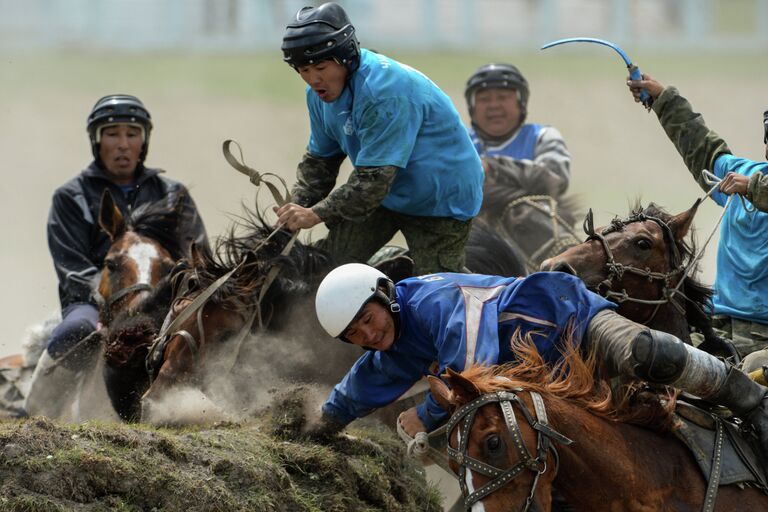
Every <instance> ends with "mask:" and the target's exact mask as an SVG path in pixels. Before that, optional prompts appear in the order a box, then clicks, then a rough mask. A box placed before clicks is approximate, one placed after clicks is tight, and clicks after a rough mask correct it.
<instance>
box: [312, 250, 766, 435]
mask: <svg viewBox="0 0 768 512" xmlns="http://www.w3.org/2000/svg"><path fill="white" fill-rule="evenodd" d="M315 307H316V310H317V316H318V319H319V320H320V324H321V325H322V326H323V328H324V329H325V330H326V331H327V332H328V334H330V335H331V336H333V337H338V338H340V339H342V340H343V341H346V342H348V343H352V344H355V345H358V346H361V347H363V348H365V349H367V350H368V352H366V353H365V354H363V355H362V356H361V357H360V359H358V361H357V362H356V363H355V365H354V366H353V367H352V368H351V369H350V370H349V372H348V373H347V375H346V376H345V377H344V379H343V380H342V381H341V382H340V383H339V384H337V385H336V386H335V388H334V389H333V391H332V392H331V395H330V397H329V398H328V400H327V401H326V402H325V404H324V405H323V409H322V411H323V419H322V421H321V423H320V425H318V426H317V427H316V430H315V431H314V432H312V433H313V434H315V435H328V434H331V433H334V432H337V431H338V430H340V429H341V428H343V427H344V425H346V424H348V423H349V422H351V421H352V420H354V419H355V418H359V417H362V416H365V415H366V414H368V413H370V412H372V411H373V410H374V409H377V408H380V407H383V406H385V405H387V404H389V403H391V402H394V401H395V400H396V399H397V398H398V397H399V396H400V395H401V394H403V393H404V392H405V391H406V390H408V389H409V388H410V387H411V386H412V385H413V384H414V383H415V382H416V381H418V380H419V379H420V378H421V377H422V376H424V375H427V374H430V373H431V374H434V375H439V374H441V373H443V372H444V371H445V370H446V368H448V367H450V368H451V369H453V370H455V371H462V370H464V369H465V368H467V367H468V366H469V365H470V364H472V363H475V362H477V363H483V364H496V363H504V362H509V361H513V360H514V358H515V356H514V353H513V352H512V349H511V346H510V340H511V339H512V338H513V337H514V336H519V335H523V336H525V335H529V334H530V335H531V337H532V339H533V341H534V343H535V345H536V347H537V349H538V351H539V352H540V354H541V355H542V357H543V358H544V359H545V360H546V361H547V362H549V363H554V362H556V361H557V360H558V359H559V358H560V357H561V356H560V351H559V348H560V347H561V346H562V344H563V343H564V341H563V340H564V338H565V337H567V336H571V337H572V339H573V340H575V341H576V342H577V343H578V342H584V343H585V344H588V345H590V346H592V347H593V348H594V349H595V350H596V352H597V354H598V357H599V360H600V362H601V363H602V364H603V365H604V367H605V368H606V370H607V372H608V375H607V376H609V377H611V376H619V375H622V376H628V377H631V378H635V379H641V380H644V381H648V382H651V383H656V384H663V385H669V386H674V387H676V388H679V389H682V390H684V391H687V392H689V393H692V394H695V395H697V396H699V397H701V398H704V399H706V400H709V401H711V402H713V403H717V404H720V405H725V406H727V407H728V408H730V409H731V410H732V411H733V412H734V413H736V414H738V415H741V416H743V417H744V418H746V419H748V420H749V421H751V422H752V423H753V424H754V425H755V427H756V428H757V430H758V432H759V434H760V436H761V442H762V445H763V447H764V448H765V449H768V395H766V393H768V388H765V387H763V386H761V385H759V384H757V383H756V382H754V381H752V380H750V379H749V377H748V376H747V375H746V374H744V373H743V372H741V371H739V370H737V369H736V368H735V367H730V366H728V365H727V364H726V363H724V362H722V361H721V360H719V359H717V358H715V357H714V356H711V355H710V354H708V353H706V352H703V351H701V350H698V349H696V348H694V347H693V346H691V345H686V344H684V343H683V342H682V341H681V340H679V339H678V338H676V337H675V336H673V335H671V334H667V333H664V332H661V331H655V330H652V329H648V328H647V327H645V326H643V325H640V324H637V323H635V322H632V321H631V320H628V319H626V318H624V317H622V316H620V315H618V314H617V313H616V312H615V311H613V309H614V308H615V307H616V305H615V304H613V303H611V302H608V301H607V300H605V299H604V298H603V297H600V296H599V295H597V294H595V293H593V292H590V291H588V290H587V289H586V287H585V285H584V283H583V282H582V281H581V280H580V279H579V278H577V277H575V276H572V275H570V274H566V273H562V272H538V273H534V274H531V275H530V276H528V277H525V278H504V277H497V276H486V275H479V274H451V273H443V274H432V275H426V276H421V277H413V278H409V279H404V280H402V281H400V282H398V283H397V285H395V284H394V283H393V282H392V281H391V280H390V279H389V278H387V277H386V276H385V275H384V274H383V273H381V272H379V271H378V270H376V269H374V268H372V267H369V266H367V265H362V264H357V263H352V264H347V265H342V266H340V267H337V268H336V269H334V270H332V271H331V272H330V273H329V274H328V275H327V276H326V277H325V279H324V280H323V281H322V283H321V284H320V287H319V288H318V291H317V296H316V299H315ZM433 362H434V363H433ZM446 419H447V412H446V411H444V410H443V409H442V408H441V407H440V406H439V405H438V404H437V403H436V402H435V400H434V399H433V398H432V396H431V395H428V396H427V399H426V400H425V402H424V403H422V404H421V405H419V406H417V407H414V408H412V409H408V410H407V411H405V412H404V413H402V415H401V417H400V422H401V424H402V426H403V428H404V430H405V431H406V432H407V433H408V434H409V435H410V436H411V437H413V436H415V434H416V433H418V432H423V431H431V430H433V429H434V428H436V427H437V426H439V425H440V424H441V423H442V422H444V421H445V420H446Z"/></svg>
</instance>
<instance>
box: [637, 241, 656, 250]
mask: <svg viewBox="0 0 768 512" xmlns="http://www.w3.org/2000/svg"><path fill="white" fill-rule="evenodd" d="M635 245H636V246H637V248H638V249H641V250H643V251H648V250H650V249H651V247H653V244H652V243H651V241H650V240H648V239H647V238H639V239H638V240H637V241H635Z"/></svg>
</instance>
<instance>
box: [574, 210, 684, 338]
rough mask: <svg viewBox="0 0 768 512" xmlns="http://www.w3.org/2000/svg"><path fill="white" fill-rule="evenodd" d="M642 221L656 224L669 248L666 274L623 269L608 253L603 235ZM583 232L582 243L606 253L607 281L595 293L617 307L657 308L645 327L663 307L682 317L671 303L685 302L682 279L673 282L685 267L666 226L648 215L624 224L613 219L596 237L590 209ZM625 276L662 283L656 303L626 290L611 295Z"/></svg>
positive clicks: (647, 269) (607, 246) (646, 321)
mask: <svg viewBox="0 0 768 512" xmlns="http://www.w3.org/2000/svg"><path fill="white" fill-rule="evenodd" d="M645 221H652V222H655V223H656V224H658V226H659V227H660V228H661V231H662V233H663V234H664V239H665V241H666V242H667V246H668V247H669V250H668V251H667V252H668V256H669V266H670V270H669V272H653V271H651V270H650V269H649V268H644V269H643V268H637V267H633V266H631V265H623V264H621V263H618V262H616V260H615V259H614V257H613V251H611V248H610V246H609V245H608V242H607V241H606V239H605V235H607V234H609V233H613V232H614V231H621V230H622V229H623V228H624V226H626V225H627V224H631V223H633V222H645ZM584 232H585V233H586V235H587V239H586V240H585V242H588V241H590V240H598V241H599V242H600V244H601V245H602V247H603V250H604V251H605V259H606V261H605V269H606V271H607V272H608V277H607V278H606V279H605V280H603V281H602V282H601V283H600V284H598V285H597V289H596V291H597V293H599V294H600V295H602V296H603V297H605V298H606V299H608V300H613V301H616V302H617V303H619V304H621V303H622V302H636V303H640V304H648V305H655V306H656V307H655V308H654V310H653V312H652V313H651V315H650V317H649V318H648V319H647V320H645V321H644V322H641V323H642V324H643V325H647V324H649V323H650V322H651V321H652V320H653V318H654V317H655V316H656V313H657V312H658V311H659V308H660V307H661V306H662V305H663V304H667V303H670V304H672V305H673V306H674V307H675V308H677V309H678V310H679V311H680V312H681V313H683V314H685V310H684V309H683V307H682V306H681V305H680V304H679V303H678V302H677V301H676V300H674V298H675V295H682V296H683V298H685V294H684V293H683V292H682V291H681V290H680V286H679V283H680V281H681V279H674V278H675V277H676V276H679V275H684V273H685V266H684V265H683V264H682V262H681V257H680V251H679V250H678V248H677V244H676V243H675V237H674V236H673V234H672V229H671V228H670V227H669V225H668V224H667V223H666V222H664V221H663V220H661V219H659V218H658V217H652V216H650V215H645V214H644V213H636V214H634V215H631V216H629V217H627V218H626V219H624V220H621V219H618V218H616V219H613V220H612V221H611V225H610V226H608V227H606V228H605V229H603V231H602V232H601V233H598V232H597V231H595V227H594V221H593V217H592V209H591V208H590V210H589V212H588V213H587V216H586V218H585V219H584ZM625 273H630V274H635V275H638V276H641V277H645V278H647V279H648V280H649V281H661V282H662V285H663V288H662V290H661V293H660V297H659V298H658V299H655V300H654V299H650V300H647V299H638V298H636V297H632V296H630V295H629V294H627V292H626V290H623V289H622V290H621V291H620V292H617V291H614V290H613V289H612V288H613V284H614V280H617V282H621V280H622V279H623V278H624V274H625ZM673 280H674V282H673Z"/></svg>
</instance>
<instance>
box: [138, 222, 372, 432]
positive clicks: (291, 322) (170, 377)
mask: <svg viewBox="0 0 768 512" xmlns="http://www.w3.org/2000/svg"><path fill="white" fill-rule="evenodd" d="M243 230H244V231H245V233H244V234H242V235H241V234H237V233H236V231H237V232H240V231H243ZM290 238H291V234H290V233H288V232H286V231H282V230H279V231H273V228H272V227H271V226H269V225H268V224H267V223H266V222H265V221H264V219H263V218H262V217H261V216H260V215H258V214H257V213H253V212H250V211H248V210H246V214H245V215H243V216H242V218H241V221H240V222H239V224H237V225H235V226H234V227H233V228H232V229H231V230H230V233H229V235H228V236H226V237H222V238H220V239H219V240H218V243H217V246H216V248H215V251H213V252H204V251H193V258H192V263H191V266H190V268H188V269H186V270H183V271H181V272H179V273H178V274H177V275H175V276H174V278H173V279H174V280H175V281H176V282H177V285H178V286H177V287H178V290H177V291H176V293H175V294H174V299H173V302H172V307H171V312H170V314H169V316H168V318H167V320H166V322H167V325H166V326H165V329H164V332H163V336H161V337H159V338H158V339H157V341H156V344H155V345H154V346H153V348H152V351H151V353H150V355H149V358H148V360H147V365H148V367H149V370H150V371H151V372H152V375H153V377H154V380H153V382H152V385H151V387H150V388H149V389H148V390H147V392H146V394H145V395H144V397H143V398H142V419H143V420H147V421H150V420H152V421H153V420H154V419H156V418H158V417H159V416H158V414H160V415H161V416H162V417H163V418H165V417H166V416H165V411H160V410H159V409H160V408H161V406H158V404H159V403H161V401H162V398H164V397H165V396H167V393H168V392H169V391H170V390H172V389H177V390H181V389H184V388H187V387H191V388H195V389H197V390H200V391H202V392H203V393H204V394H206V395H209V391H211V388H212V386H213V385H214V384H216V382H215V381H217V380H218V381H222V380H224V381H227V380H231V381H232V382H235V381H236V383H235V384H234V385H235V386H236V388H237V389H236V390H235V391H232V390H228V391H227V393H224V394H227V395H230V396H228V397H223V398H227V399H229V398H233V395H237V397H236V398H237V399H238V402H239V403H238V407H240V406H241V405H242V406H243V407H247V406H248V405H250V406H253V404H252V403H251V404H248V402H249V399H248V398H247V397H248V396H253V395H254V393H261V392H262V389H261V388H262V387H264V385H270V384H271V382H272V381H271V379H272V378H273V377H277V378H290V379H297V380H304V381H315V382H320V383H324V384H334V383H335V382H336V380H337V379H340V378H341V376H342V375H343V374H344V372H345V371H346V370H347V369H348V368H349V367H350V366H351V365H352V363H353V362H354V360H355V359H356V358H357V357H358V356H359V355H360V352H359V349H357V348H356V347H353V346H351V345H345V344H335V345H333V347H332V349H329V347H328V343H329V341H328V340H327V337H326V336H324V335H323V334H319V333H322V332H323V331H322V329H320V327H319V325H317V320H316V318H315V314H314V311H313V305H314V301H313V299H314V293H313V292H314V290H315V289H316V286H317V285H318V284H319V282H320V280H321V278H322V277H323V276H324V275H325V274H326V273H327V272H328V270H330V269H331V268H332V263H331V261H330V259H329V257H328V255H327V254H326V253H325V252H323V251H321V250H319V249H316V248H313V247H310V246H306V245H303V244H301V243H299V242H296V243H295V244H294V245H293V247H292V249H291V250H290V251H289V252H288V253H287V254H283V250H284V248H285V247H286V244H287V243H288V242H289V239H290ZM270 275H272V276H273V277H272V278H273V280H271V281H270V279H272V278H270V277H269V276H270ZM211 292H212V293H211ZM208 293H211V294H210V296H207V297H206V296H205V295H204V294H208ZM201 295H203V300H200V297H201ZM196 301H197V302H196ZM180 315H184V316H186V318H184V317H183V316H182V321H180V323H179V322H178V321H177V320H176V319H177V318H178V317H179V316H180ZM241 376H242V378H239V377H241ZM210 395H211V396H212V395H216V393H215V391H214V392H211V393H210ZM219 395H222V393H219ZM250 401H251V402H254V401H255V400H250ZM161 421H164V419H163V420H161ZM171 421H173V419H172V418H171Z"/></svg>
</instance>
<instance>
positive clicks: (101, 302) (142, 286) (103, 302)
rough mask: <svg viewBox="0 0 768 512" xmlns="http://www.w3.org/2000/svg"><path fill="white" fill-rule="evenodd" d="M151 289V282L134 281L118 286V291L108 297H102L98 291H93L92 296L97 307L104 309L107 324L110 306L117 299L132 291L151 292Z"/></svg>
mask: <svg viewBox="0 0 768 512" xmlns="http://www.w3.org/2000/svg"><path fill="white" fill-rule="evenodd" d="M153 289H154V287H153V286H152V285H151V284H148V283H135V284H132V285H129V286H126V287H125V288H120V289H119V290H118V291H116V292H115V293H113V294H112V295H110V296H109V298H108V299H104V297H103V296H102V295H101V294H100V293H98V291H95V292H94V294H93V298H94V300H96V304H98V306H99V308H100V309H101V310H102V311H104V316H105V319H106V323H107V324H109V323H110V322H111V321H112V313H111V309H112V306H113V305H114V304H115V303H116V302H117V301H119V300H122V299H124V298H125V297H126V296H128V295H130V294H132V293H141V292H151V291H152V290H153Z"/></svg>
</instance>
